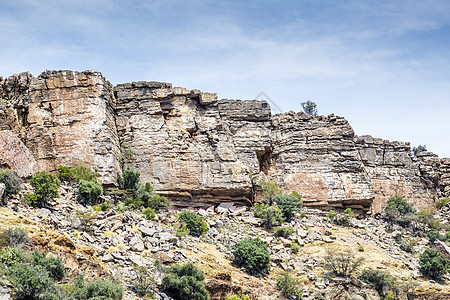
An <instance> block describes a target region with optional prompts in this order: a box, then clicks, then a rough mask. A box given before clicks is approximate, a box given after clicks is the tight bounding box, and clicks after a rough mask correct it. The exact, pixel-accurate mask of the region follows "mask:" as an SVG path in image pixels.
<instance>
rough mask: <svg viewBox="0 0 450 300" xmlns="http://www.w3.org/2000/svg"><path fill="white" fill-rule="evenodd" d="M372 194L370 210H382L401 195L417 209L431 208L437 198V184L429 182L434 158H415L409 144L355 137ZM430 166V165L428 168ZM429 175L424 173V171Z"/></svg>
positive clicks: (368, 137)
mask: <svg viewBox="0 0 450 300" xmlns="http://www.w3.org/2000/svg"><path fill="white" fill-rule="evenodd" d="M355 143H356V146H357V148H358V151H359V154H360V157H361V161H362V162H363V164H364V167H365V171H366V172H367V174H368V176H369V178H370V180H371V183H372V186H373V189H374V193H375V198H374V202H373V210H374V211H375V212H379V211H381V210H382V208H383V206H384V205H385V203H386V201H387V199H389V197H392V196H396V195H397V196H402V197H404V198H406V199H408V200H409V201H411V202H412V203H414V204H415V206H416V208H418V209H421V208H431V207H433V206H434V203H435V202H436V201H437V199H438V198H439V191H438V189H437V184H436V182H432V181H430V179H431V177H432V176H433V175H432V174H431V172H432V169H433V167H432V164H433V159H431V157H435V155H431V156H430V157H428V159H425V156H423V157H422V158H415V157H414V156H413V155H412V154H411V148H410V145H409V143H402V142H390V141H386V140H382V139H376V138H372V137H371V136H358V137H356V138H355ZM428 164H429V165H428ZM428 167H430V168H431V169H429V170H428V172H429V174H428V173H427V168H428Z"/></svg>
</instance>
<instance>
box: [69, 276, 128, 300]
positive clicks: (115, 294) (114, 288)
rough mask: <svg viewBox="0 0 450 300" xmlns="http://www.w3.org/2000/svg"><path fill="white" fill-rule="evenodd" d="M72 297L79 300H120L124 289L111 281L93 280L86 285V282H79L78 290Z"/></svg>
mask: <svg viewBox="0 0 450 300" xmlns="http://www.w3.org/2000/svg"><path fill="white" fill-rule="evenodd" d="M72 296H73V298H74V299H77V300H85V299H92V300H94V299H95V300H97V299H105V300H106V299H112V300H120V299H122V297H123V288H122V287H121V286H120V285H119V284H117V283H115V282H113V281H109V280H93V281H91V282H88V283H84V280H81V281H79V282H77V289H76V291H75V292H74V293H73V295H72Z"/></svg>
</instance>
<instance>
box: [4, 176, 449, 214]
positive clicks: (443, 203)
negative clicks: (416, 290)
mask: <svg viewBox="0 0 450 300" xmlns="http://www.w3.org/2000/svg"><path fill="white" fill-rule="evenodd" d="M0 182H1V181H0ZM449 203H450V199H448V198H442V199H440V200H439V202H438V203H437V207H438V208H443V207H444V206H447V205H448V204H449Z"/></svg>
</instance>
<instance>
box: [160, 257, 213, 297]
mask: <svg viewBox="0 0 450 300" xmlns="http://www.w3.org/2000/svg"><path fill="white" fill-rule="evenodd" d="M161 286H162V288H163V290H164V291H165V292H166V293H167V294H169V295H170V296H172V297H173V298H174V299H180V300H191V299H192V300H208V299H209V294H208V292H207V291H206V289H205V275H204V274H203V272H202V271H200V270H199V269H197V268H196V267H195V266H194V265H193V264H192V263H188V264H185V265H181V266H179V265H175V266H172V267H171V268H169V269H168V271H167V274H166V276H165V277H164V278H163V280H162V284H161Z"/></svg>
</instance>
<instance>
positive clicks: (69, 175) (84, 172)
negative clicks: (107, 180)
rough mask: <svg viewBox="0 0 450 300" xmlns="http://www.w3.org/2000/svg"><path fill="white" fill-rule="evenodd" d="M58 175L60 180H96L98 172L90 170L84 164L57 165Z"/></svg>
mask: <svg viewBox="0 0 450 300" xmlns="http://www.w3.org/2000/svg"><path fill="white" fill-rule="evenodd" d="M58 173H59V175H58V177H59V179H60V180H62V181H67V182H73V181H77V182H79V181H80V180H84V181H93V182H97V177H98V176H99V175H98V173H95V172H94V173H93V172H91V169H90V168H87V167H85V166H75V167H73V168H70V167H66V166H61V165H60V166H58Z"/></svg>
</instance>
